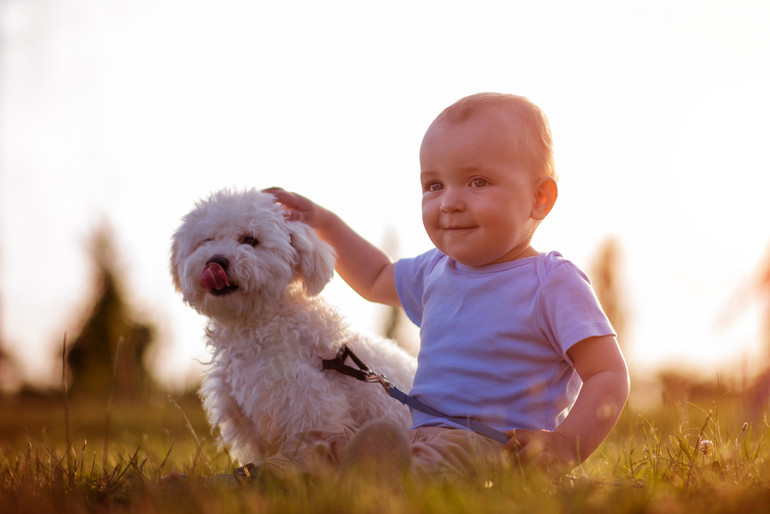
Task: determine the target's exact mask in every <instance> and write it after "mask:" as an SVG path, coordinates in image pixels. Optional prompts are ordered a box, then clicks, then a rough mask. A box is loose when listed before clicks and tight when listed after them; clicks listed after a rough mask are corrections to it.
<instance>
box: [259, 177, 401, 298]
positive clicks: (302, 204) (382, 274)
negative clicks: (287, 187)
mask: <svg viewBox="0 0 770 514" xmlns="http://www.w3.org/2000/svg"><path fill="white" fill-rule="evenodd" d="M264 191H265V192H266V193H270V194H272V195H273V196H275V199H276V201H277V202H278V203H280V204H281V205H282V206H283V207H284V209H285V213H286V214H285V215H286V218H287V219H289V220H292V221H301V222H303V223H306V224H308V225H310V226H311V227H313V228H314V229H315V230H316V232H318V235H319V236H320V237H321V239H323V240H324V241H326V242H327V243H329V244H330V245H332V247H333V248H334V250H335V252H337V264H336V270H337V273H339V274H340V276H341V277H342V279H343V280H345V282H347V283H348V285H349V286H350V287H352V288H353V289H354V290H355V291H356V292H357V293H358V294H360V295H361V296H363V297H364V298H366V299H367V300H369V301H372V302H377V303H383V304H386V305H392V306H399V305H401V303H400V302H399V300H398V293H397V292H396V284H395V279H394V275H393V270H394V268H395V264H394V263H393V262H392V261H391V260H390V257H388V256H387V255H386V254H385V253H384V252H383V251H382V250H380V249H379V248H377V247H376V246H374V245H372V244H371V243H369V242H368V241H367V240H366V239H364V238H363V237H361V236H360V235H358V234H357V233H356V232H355V231H354V230H353V229H351V228H350V227H349V226H348V225H346V224H345V222H344V221H342V219H341V218H340V217H339V216H337V215H336V214H334V213H333V212H331V211H329V210H327V209H324V208H323V207H321V206H320V205H317V204H315V203H313V202H312V201H311V200H309V199H307V198H305V197H303V196H300V195H298V194H296V193H289V192H287V191H284V190H283V189H281V188H276V187H273V188H269V189H265V190H264Z"/></svg>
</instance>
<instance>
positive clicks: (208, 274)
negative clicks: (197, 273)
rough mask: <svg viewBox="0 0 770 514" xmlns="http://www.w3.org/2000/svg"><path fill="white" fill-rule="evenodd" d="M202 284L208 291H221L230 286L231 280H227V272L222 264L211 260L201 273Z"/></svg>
mask: <svg viewBox="0 0 770 514" xmlns="http://www.w3.org/2000/svg"><path fill="white" fill-rule="evenodd" d="M201 285H203V287H205V288H206V289H207V290H208V291H212V290H216V291H219V290H221V289H224V288H226V287H227V286H229V285H230V282H229V281H228V280H227V273H225V270H224V269H223V268H222V266H220V265H219V264H217V263H216V262H210V263H209V264H207V265H206V267H205V268H203V272H202V273H201Z"/></svg>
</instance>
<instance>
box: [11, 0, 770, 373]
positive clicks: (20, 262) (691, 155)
mask: <svg viewBox="0 0 770 514" xmlns="http://www.w3.org/2000/svg"><path fill="white" fill-rule="evenodd" d="M768 27H770V3H768V2H767V1H765V0H757V1H749V0H733V1H731V2H723V1H703V0H686V1H673V2H672V1H671V0H653V1H648V2H641V3H640V2H634V3H628V2H615V1H610V0H607V1H582V2H573V1H567V0H563V1H553V2H527V3H525V2H513V1H502V0H500V1H485V0H480V1H479V0H474V1H473V2H471V1H467V2H457V1H448V0H430V1H424V0H419V1H415V0H392V1H388V2H361V1H356V0H351V1H345V2H343V1H337V0H330V1H327V2H316V1H284V2H257V1H253V0H223V1H220V2H204V1H201V0H137V1H133V2H128V3H127V2H99V1H96V0H3V1H0V316H1V318H0V319H1V322H0V329H2V330H3V333H2V340H3V341H4V342H5V345H6V347H7V348H8V349H9V350H10V351H12V352H14V353H15V354H16V355H18V357H19V358H20V359H21V360H22V362H23V364H24V366H25V371H26V373H27V374H28V375H29V376H30V377H50V378H52V379H55V377H56V373H57V371H55V369H54V368H53V366H52V362H53V356H54V355H55V354H56V348H57V347H58V345H60V343H61V339H62V336H63V334H64V332H68V333H69V334H70V335H72V336H74V332H76V331H77V329H78V327H79V323H80V319H79V318H78V317H77V316H79V315H80V314H81V313H82V311H83V309H84V307H85V306H87V304H88V298H87V296H86V295H87V294H88V293H89V291H90V289H89V286H90V283H89V280H90V274H89V268H88V263H87V260H86V258H87V252H86V249H85V248H86V242H87V240H88V236H89V234H90V233H91V231H92V230H93V229H94V227H95V226H97V225H98V224H99V223H100V222H101V221H102V220H105V219H106V220H108V221H109V222H110V223H111V225H112V226H113V227H114V228H115V229H116V232H117V235H118V241H117V245H118V248H119V249H120V262H119V265H120V266H121V267H122V269H123V270H124V271H125V273H126V279H127V284H126V285H127V286H128V288H129V289H130V293H131V296H132V299H133V302H134V304H135V305H136V307H137V308H138V309H139V310H140V311H141V312H142V313H143V315H145V316H147V317H148V318H149V319H151V320H152V321H153V322H155V323H156V324H158V325H159V326H160V328H161V330H162V332H161V335H162V337H163V339H164V341H165V342H167V349H166V350H165V353H164V358H163V361H162V363H161V367H160V369H161V372H162V373H163V375H164V376H165V377H167V378H168V379H169V380H173V379H176V378H178V377H181V376H183V375H184V373H185V372H186V371H189V370H190V369H193V368H194V366H195V362H194V358H195V357H196V356H201V355H202V354H203V353H202V352H203V343H202V324H203V321H202V319H201V318H200V317H198V316H197V315H195V314H194V313H193V312H192V310H191V309H190V308H189V307H187V306H185V305H183V304H182V301H181V298H180V297H179V296H178V295H177V294H176V293H175V292H174V291H173V287H172V285H171V281H170V278H169V275H168V264H167V260H168V254H169V242H170V238H171V234H172V233H173V231H174V230H175V228H176V227H177V225H178V223H179V219H180V218H181V216H182V215H184V214H185V213H186V212H187V211H188V210H189V209H190V208H191V207H192V205H193V203H194V202H195V201H196V200H197V199H199V198H201V197H203V196H206V195H207V194H208V193H209V192H210V191H213V190H215V189H218V188H221V187H225V186H233V185H235V186H256V187H260V188H261V187H266V186H272V185H281V186H284V187H286V188H288V189H293V190H296V191H299V192H301V193H303V194H305V195H307V196H310V197H311V198H313V199H315V200H316V201H318V202H319V203H322V204H324V205H326V206H328V207H330V208H332V209H333V210H336V211H337V212H338V213H339V214H340V215H341V216H342V217H343V218H345V219H347V220H348V221H349V223H350V224H352V225H353V226H354V227H355V228H356V229H357V230H358V231H359V232H361V233H362V234H363V235H365V236H366V237H368V238H370V239H371V240H372V241H374V242H378V243H380V242H382V241H384V240H385V239H386V237H387V234H388V233H389V232H392V233H395V234H396V236H397V238H398V241H399V247H400V254H401V255H414V254H417V253H420V252H422V251H424V250H427V249H428V247H429V241H428V239H427V237H426V236H425V235H424V233H423V229H422V224H421V221H420V210H419V203H420V191H419V183H418V173H419V167H418V160H417V152H418V148H419V144H420V141H421V138H422V135H423V133H424V131H425V129H426V128H427V125H428V124H429V123H430V121H431V120H432V119H433V117H434V116H435V115H436V114H437V113H438V112H439V111H440V110H441V109H443V108H444V107H446V106H447V105H449V104H450V103H452V102H454V101H455V100H457V99H458V98H460V97H462V96H465V95H467V94H471V93H475V92H479V91H490V90H491V91H503V92H512V93H517V94H522V95H524V96H527V97H529V98H530V99H531V100H533V101H534V102H535V103H537V104H538V105H540V106H541V107H542V108H543V109H544V110H545V112H546V113H547V114H548V116H549V118H550V120H551V124H552V127H553V132H554V138H555V145H556V157H557V166H558V170H559V173H560V175H561V182H560V197H559V201H558V203H557V206H556V208H555V210H554V211H553V212H552V214H551V215H550V216H549V218H548V220H546V222H544V223H543V224H542V225H541V227H540V229H539V232H538V234H537V235H536V239H535V246H536V248H538V249H539V250H544V251H545V250H552V249H555V250H559V251H561V252H562V253H563V254H564V255H565V256H566V257H568V258H570V259H572V260H573V261H575V262H576V263H577V264H578V265H580V266H582V267H584V268H588V267H589V266H590V263H591V261H592V259H593V257H594V256H595V253H596V250H597V247H598V246H599V244H600V243H601V242H602V241H603V240H604V239H605V238H606V237H608V236H611V235H615V236H617V237H618V238H619V240H620V243H621V244H622V247H623V251H624V269H625V276H624V280H625V285H626V289H625V292H626V295H627V299H628V301H629V304H630V308H631V316H632V319H631V321H632V323H633V325H632V327H631V328H632V331H631V332H630V333H629V334H628V337H627V341H626V343H627V344H628V351H627V357H628V359H629V361H630V362H631V364H632V366H633V367H635V368H636V369H649V368H650V367H651V366H657V365H660V364H670V363H674V364H675V365H676V366H678V367H681V366H701V367H706V368H708V369H713V370H718V369H725V366H732V365H735V363H739V362H742V361H745V360H746V359H747V356H749V357H750V358H751V359H752V360H753V362H754V363H756V362H758V360H757V359H756V358H755V357H756V356H757V355H759V354H758V353H757V352H758V351H759V346H760V343H759V339H760V336H759V334H760V329H759V326H760V316H761V314H760V313H761V310H760V308H759V304H758V302H756V301H754V300H755V298H752V297H750V295H749V294H748V293H746V292H745V291H744V292H742V293H741V292H740V291H742V288H744V287H746V285H747V284H749V283H750V281H751V280H752V279H753V277H754V275H755V273H756V272H757V270H758V267H759V266H760V262H761V260H762V258H763V256H764V255H765V254H766V252H767V251H768V249H770V223H768V220H770V202H768V200H767V191H768V185H769V184H770V179H768V176H769V173H768V172H770V157H769V156H768V153H767V147H768V141H770V123H769V122H768V120H770V99H769V97H768V93H767V92H768V91H770V31H769V30H768V29H767V28H768ZM326 295H327V296H328V297H329V299H330V300H331V301H332V302H334V303H336V304H338V305H339V306H340V307H341V308H342V309H343V310H344V312H346V313H347V314H348V316H349V318H350V319H351V322H352V323H353V324H354V325H357V326H360V327H362V328H363V329H374V328H375V327H376V326H377V324H378V311H377V310H376V309H375V308H374V307H373V306H371V305H368V304H366V303H365V302H364V301H363V300H360V299H358V298H357V297H356V296H355V295H354V293H351V292H350V291H349V290H347V289H346V286H345V285H344V284H342V283H341V282H339V280H338V279H335V281H334V282H333V283H332V284H331V285H330V286H329V287H328V288H327V291H326ZM736 298H742V299H743V303H741V305H740V308H739V309H737V310H736V312H738V315H737V316H735V317H734V318H733V320H732V322H731V323H729V324H727V325H726V326H725V327H722V328H720V327H718V326H717V322H716V320H717V319H718V318H719V317H720V316H722V315H723V314H724V313H725V311H726V310H727V309H728V306H729V305H730V304H731V302H733V301H734V300H735V299H736Z"/></svg>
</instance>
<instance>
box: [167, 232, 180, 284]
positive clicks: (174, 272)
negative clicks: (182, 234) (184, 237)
mask: <svg viewBox="0 0 770 514" xmlns="http://www.w3.org/2000/svg"><path fill="white" fill-rule="evenodd" d="M179 247H180V243H179V240H178V234H174V238H173V239H172V240H171V260H170V262H169V268H170V270H171V280H173V281H174V287H175V288H176V290H177V291H179V292H181V291H182V281H181V280H180V278H179V271H178V269H177V262H178V259H179V251H180V249H179Z"/></svg>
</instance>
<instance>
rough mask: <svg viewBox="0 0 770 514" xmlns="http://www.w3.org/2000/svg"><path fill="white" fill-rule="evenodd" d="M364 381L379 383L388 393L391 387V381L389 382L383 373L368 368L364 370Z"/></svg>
mask: <svg viewBox="0 0 770 514" xmlns="http://www.w3.org/2000/svg"><path fill="white" fill-rule="evenodd" d="M366 381H367V382H369V383H372V384H374V383H378V384H380V385H381V386H382V387H383V388H385V392H387V393H390V388H391V387H393V383H392V382H390V381H389V380H388V379H387V378H386V377H385V375H380V374H379V373H375V372H374V371H372V370H370V369H368V370H366Z"/></svg>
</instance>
